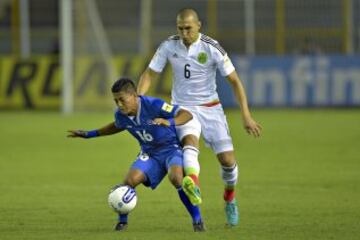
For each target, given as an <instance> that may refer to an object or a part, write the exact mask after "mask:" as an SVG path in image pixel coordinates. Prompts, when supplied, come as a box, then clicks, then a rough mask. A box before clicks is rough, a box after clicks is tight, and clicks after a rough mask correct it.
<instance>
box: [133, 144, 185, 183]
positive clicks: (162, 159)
mask: <svg viewBox="0 0 360 240" xmlns="http://www.w3.org/2000/svg"><path fill="white" fill-rule="evenodd" d="M174 165H175V166H180V167H183V166H184V164H183V153H182V150H181V149H180V148H169V149H164V150H161V152H158V153H156V154H152V155H150V156H149V155H147V154H144V153H143V154H140V155H139V156H138V158H137V159H136V160H135V161H134V163H133V164H132V165H131V169H138V170H140V171H142V172H143V173H144V175H145V177H146V179H145V182H144V183H143V184H144V185H145V186H147V187H151V188H152V189H155V188H156V187H157V185H159V183H160V182H161V180H162V179H163V178H164V177H165V176H166V174H167V173H168V170H169V168H170V167H171V166H174Z"/></svg>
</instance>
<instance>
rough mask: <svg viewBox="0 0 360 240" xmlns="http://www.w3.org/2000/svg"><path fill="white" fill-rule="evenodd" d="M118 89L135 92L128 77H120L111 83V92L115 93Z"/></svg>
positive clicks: (133, 84)
mask: <svg viewBox="0 0 360 240" xmlns="http://www.w3.org/2000/svg"><path fill="white" fill-rule="evenodd" d="M120 91H123V92H128V93H136V86H135V83H134V82H133V81H132V80H131V79H130V78H120V79H119V80H117V81H116V82H114V84H113V85H112V87H111V92H112V93H117V92H120Z"/></svg>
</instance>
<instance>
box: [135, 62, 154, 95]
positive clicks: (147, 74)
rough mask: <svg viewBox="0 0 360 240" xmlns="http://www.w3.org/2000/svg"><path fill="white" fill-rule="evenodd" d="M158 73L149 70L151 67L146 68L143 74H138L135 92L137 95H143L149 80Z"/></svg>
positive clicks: (149, 82)
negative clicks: (138, 78)
mask: <svg viewBox="0 0 360 240" xmlns="http://www.w3.org/2000/svg"><path fill="white" fill-rule="evenodd" d="M158 76H159V73H157V72H155V71H153V70H151V68H149V67H148V68H146V69H145V71H144V72H143V74H141V76H140V80H139V83H138V86H137V93H138V94H139V95H144V94H145V93H146V92H147V91H148V90H149V88H150V85H151V81H152V80H154V79H156V78H158Z"/></svg>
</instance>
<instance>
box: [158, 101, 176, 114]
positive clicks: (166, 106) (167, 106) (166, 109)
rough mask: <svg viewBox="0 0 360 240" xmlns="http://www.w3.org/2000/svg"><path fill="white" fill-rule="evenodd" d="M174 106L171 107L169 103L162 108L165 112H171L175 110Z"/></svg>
mask: <svg viewBox="0 0 360 240" xmlns="http://www.w3.org/2000/svg"><path fill="white" fill-rule="evenodd" d="M173 108H174V106H172V105H169V104H167V103H164V104H163V105H162V107H161V109H162V110H164V111H165V112H171V111H172V110H173Z"/></svg>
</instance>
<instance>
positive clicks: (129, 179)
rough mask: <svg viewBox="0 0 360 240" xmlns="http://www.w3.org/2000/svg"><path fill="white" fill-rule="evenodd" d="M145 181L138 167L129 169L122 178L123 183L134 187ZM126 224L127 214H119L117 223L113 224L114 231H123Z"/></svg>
mask: <svg viewBox="0 0 360 240" xmlns="http://www.w3.org/2000/svg"><path fill="white" fill-rule="evenodd" d="M144 181H145V175H144V173H143V172H142V171H140V170H138V169H130V170H129V172H128V174H127V175H126V177H125V179H124V185H129V186H130V187H132V188H135V187H136V186H137V185H139V184H140V183H143V182H144ZM127 226H128V214H119V216H118V223H117V224H116V225H115V231H124V230H126V229H127Z"/></svg>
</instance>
